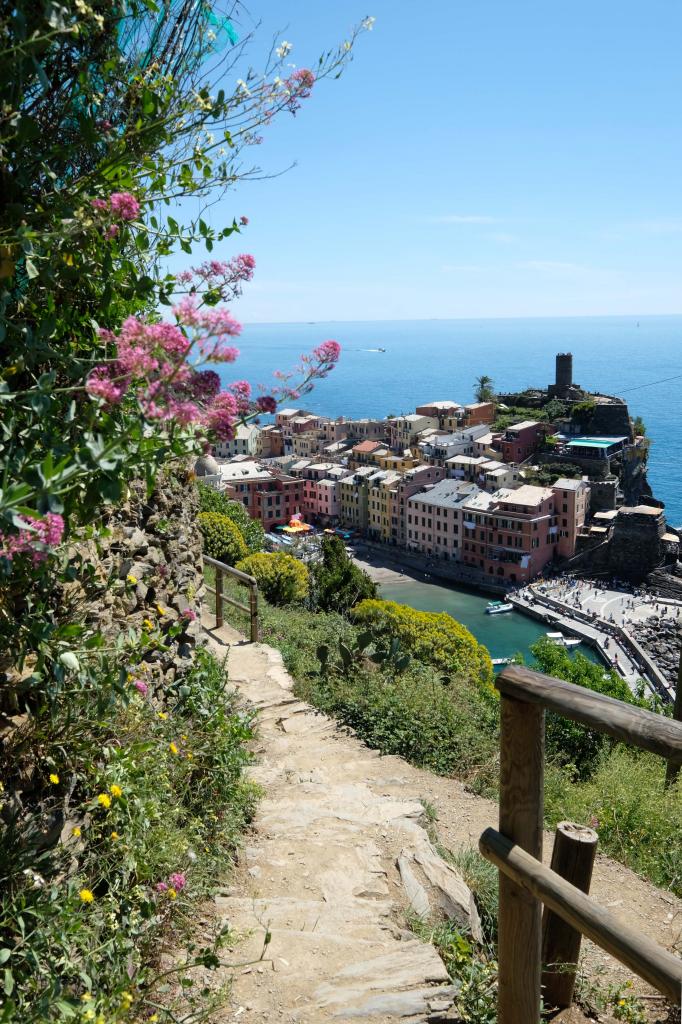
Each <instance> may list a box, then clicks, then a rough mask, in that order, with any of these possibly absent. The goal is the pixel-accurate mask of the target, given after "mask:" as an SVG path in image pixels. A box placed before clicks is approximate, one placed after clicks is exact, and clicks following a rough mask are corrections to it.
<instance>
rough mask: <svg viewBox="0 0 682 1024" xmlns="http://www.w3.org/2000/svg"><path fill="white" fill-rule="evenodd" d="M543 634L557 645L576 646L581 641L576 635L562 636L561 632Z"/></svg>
mask: <svg viewBox="0 0 682 1024" xmlns="http://www.w3.org/2000/svg"><path fill="white" fill-rule="evenodd" d="M545 636H546V637H547V639H548V640H551V641H552V643H553V644H558V645H559V647H578V646H579V645H580V644H581V643H582V640H579V639H578V638H577V637H574V636H564V634H563V633H545Z"/></svg>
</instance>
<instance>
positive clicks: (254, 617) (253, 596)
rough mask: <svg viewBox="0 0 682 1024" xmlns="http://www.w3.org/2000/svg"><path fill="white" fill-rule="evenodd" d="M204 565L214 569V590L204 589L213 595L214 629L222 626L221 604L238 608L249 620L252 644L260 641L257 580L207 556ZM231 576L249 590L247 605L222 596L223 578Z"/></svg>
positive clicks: (210, 588)
mask: <svg viewBox="0 0 682 1024" xmlns="http://www.w3.org/2000/svg"><path fill="white" fill-rule="evenodd" d="M203 557H204V565H210V566H212V567H213V568H214V569H215V589H214V588H213V587H206V589H207V590H208V592H209V593H210V594H214V595H215V619H216V629H220V628H221V627H222V625H223V604H229V605H232V606H233V607H234V608H239V610H240V611H243V612H246V614H247V615H248V616H249V619H250V638H251V643H252V644H257V643H258V641H259V639H260V626H259V622H258V580H257V579H256V578H255V577H254V576H249V575H248V573H245V572H242V571H241V569H235V568H234V566H232V565H226V563H225V562H219V561H218V559H217V558H209V556H208V555H204V556H203ZM224 575H227V576H232V577H233V578H234V579H236V580H237V582H238V583H239V584H240V585H241V586H246V587H248V588H249V603H248V605H245V604H241V603H240V602H239V601H235V600H234V598H232V597H227V596H226V595H225V594H223V576H224Z"/></svg>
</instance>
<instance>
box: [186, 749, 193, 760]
mask: <svg viewBox="0 0 682 1024" xmlns="http://www.w3.org/2000/svg"><path fill="white" fill-rule="evenodd" d="M185 756H186V757H187V760H188V761H191V760H192V758H193V757H194V754H193V753H192V752H191V751H190V753H189V754H186V755H185Z"/></svg>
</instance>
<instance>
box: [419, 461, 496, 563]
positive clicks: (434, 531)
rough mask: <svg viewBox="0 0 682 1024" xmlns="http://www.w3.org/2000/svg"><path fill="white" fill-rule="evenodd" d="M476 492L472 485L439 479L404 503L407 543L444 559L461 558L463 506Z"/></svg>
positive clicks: (423, 552)
mask: <svg viewBox="0 0 682 1024" xmlns="http://www.w3.org/2000/svg"><path fill="white" fill-rule="evenodd" d="M477 492H478V488H477V487H476V485H475V484H470V483H464V482H462V481H460V480H441V481H440V482H439V483H437V484H434V485H433V486H432V487H429V488H427V490H425V491H419V493H418V494H413V495H412V496H411V497H409V498H408V499H407V501H406V503H405V507H406V515H405V528H406V546H407V548H408V550H410V551H419V552H420V553H421V554H424V555H434V556H435V557H437V558H442V559H444V560H445V561H459V560H460V545H461V536H462V527H461V521H462V511H461V510H462V505H463V504H464V502H466V501H467V500H471V499H472V498H473V497H475V495H476V494H477Z"/></svg>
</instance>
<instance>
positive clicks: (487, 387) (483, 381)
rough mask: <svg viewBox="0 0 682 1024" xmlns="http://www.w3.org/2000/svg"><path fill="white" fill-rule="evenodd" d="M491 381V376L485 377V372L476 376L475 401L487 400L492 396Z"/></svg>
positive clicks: (493, 393) (493, 392)
mask: <svg viewBox="0 0 682 1024" xmlns="http://www.w3.org/2000/svg"><path fill="white" fill-rule="evenodd" d="M493 383H494V382H493V379H492V377H487V376H486V375H485V374H484V375H483V376H482V377H477V378H476V389H475V391H474V394H475V395H476V401H477V402H489V401H490V400H491V398H493V397H494V395H495V391H494V390H493Z"/></svg>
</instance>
